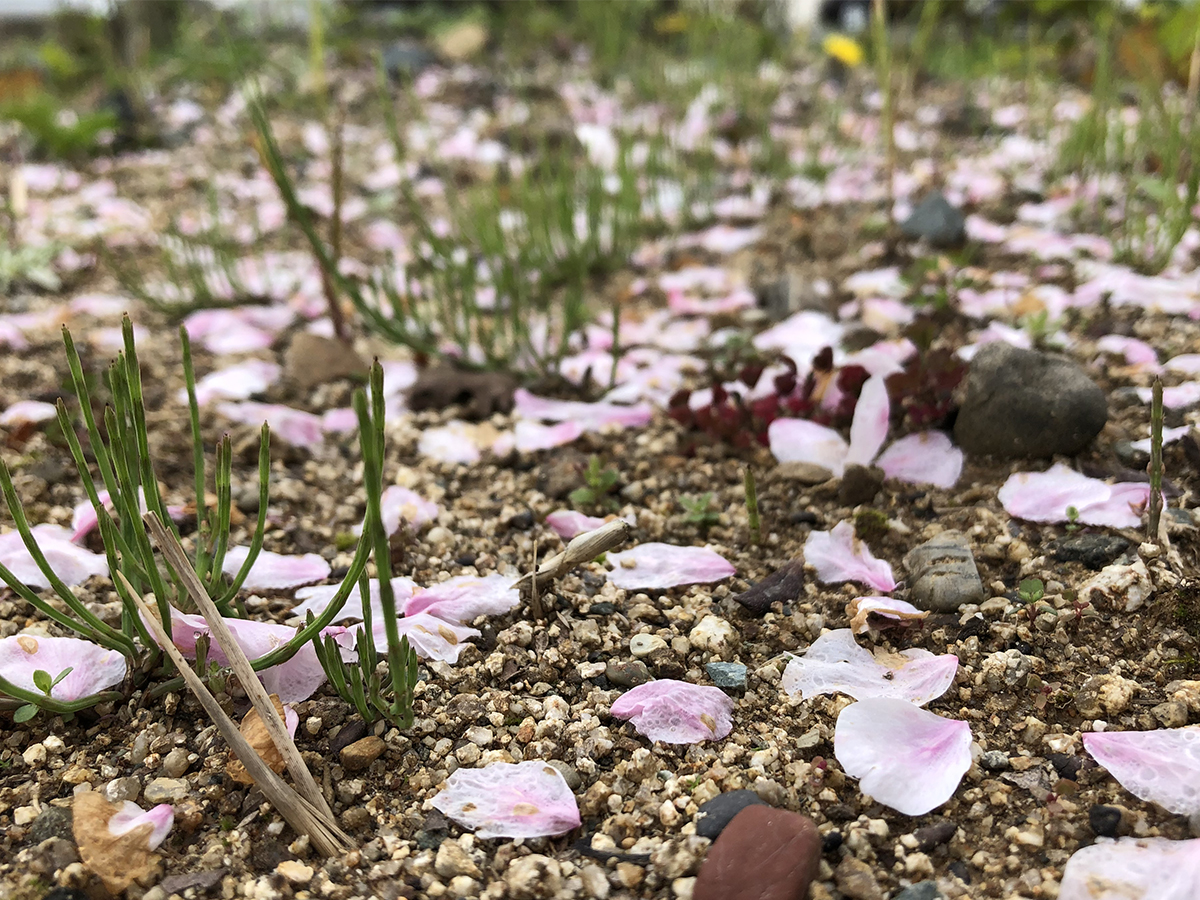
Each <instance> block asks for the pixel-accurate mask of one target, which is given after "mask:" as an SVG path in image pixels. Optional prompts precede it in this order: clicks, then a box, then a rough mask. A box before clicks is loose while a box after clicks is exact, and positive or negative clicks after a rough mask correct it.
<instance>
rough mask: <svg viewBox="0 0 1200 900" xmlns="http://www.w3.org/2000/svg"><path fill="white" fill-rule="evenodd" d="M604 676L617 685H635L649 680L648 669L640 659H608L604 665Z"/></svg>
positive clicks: (628, 686) (629, 686) (627, 686)
mask: <svg viewBox="0 0 1200 900" xmlns="http://www.w3.org/2000/svg"><path fill="white" fill-rule="evenodd" d="M604 677H605V678H607V679H608V680H609V681H611V682H612V683H613V684H615V685H617V686H619V687H626V688H631V687H637V686H638V685H639V684H645V683H646V682H647V681H650V670H649V669H647V668H646V664H645V663H644V662H642V661H641V660H640V659H635V660H632V661H630V662H617V661H616V660H612V659H610V660H609V661H608V665H606V666H605V667H604Z"/></svg>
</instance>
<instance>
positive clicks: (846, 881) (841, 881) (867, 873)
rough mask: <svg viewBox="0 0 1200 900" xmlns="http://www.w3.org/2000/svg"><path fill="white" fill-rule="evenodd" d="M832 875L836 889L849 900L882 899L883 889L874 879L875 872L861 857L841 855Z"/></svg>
mask: <svg viewBox="0 0 1200 900" xmlns="http://www.w3.org/2000/svg"><path fill="white" fill-rule="evenodd" d="M833 875H834V879H835V880H836V881H837V887H838V890H839V891H841V892H842V893H843V894H845V895H846V896H847V897H850V898H851V900H883V891H882V890H881V889H880V887H879V882H877V881H876V880H875V873H874V872H872V871H871V867H870V866H868V865H867V864H866V863H865V862H863V861H862V860H861V859H856V858H855V857H853V856H846V857H843V858H842V861H841V862H840V863H838V867H837V871H835V872H834V873H833Z"/></svg>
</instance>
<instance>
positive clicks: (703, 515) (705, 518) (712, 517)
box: [679, 491, 721, 531]
mask: <svg viewBox="0 0 1200 900" xmlns="http://www.w3.org/2000/svg"><path fill="white" fill-rule="evenodd" d="M713 499H714V498H713V492H712V491H707V492H705V493H703V494H701V495H700V496H699V497H680V498H679V505H680V506H682V507H683V511H684V516H683V521H684V522H686V523H687V524H689V525H695V526H696V527H697V528H699V529H700V530H701V531H708V529H710V528H712V527H713V526H714V525H716V524H717V523H718V522H719V521H720V520H721V512H720V510H719V509H717V507H716V506H715V505H714V503H713Z"/></svg>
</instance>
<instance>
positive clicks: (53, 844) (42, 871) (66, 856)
mask: <svg viewBox="0 0 1200 900" xmlns="http://www.w3.org/2000/svg"><path fill="white" fill-rule="evenodd" d="M32 857H33V858H32V859H30V860H29V870H30V871H31V872H33V873H34V874H35V875H40V876H43V877H44V878H46V879H47V880H53V878H54V875H55V873H56V872H61V871H62V870H63V869H65V868H66V867H67V866H69V865H71V863H77V862H79V851H78V850H77V849H76V847H75V843H74V841H68V840H67V839H66V838H60V837H52V838H46V840H44V841H42V842H41V843H40V844H38V845H37V847H36V848H35V849H34V851H33V854H32Z"/></svg>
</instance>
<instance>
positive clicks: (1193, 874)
mask: <svg viewBox="0 0 1200 900" xmlns="http://www.w3.org/2000/svg"><path fill="white" fill-rule="evenodd" d="M1197 884H1200V839H1193V840H1189V841H1172V840H1168V839H1167V838H1134V837H1123V838H1118V839H1117V840H1115V841H1112V840H1108V839H1105V838H1101V839H1100V840H1098V841H1097V842H1096V843H1095V844H1092V845H1091V846H1090V847H1082V848H1080V849H1079V850H1076V851H1075V853H1074V854H1073V855H1072V856H1071V858H1070V859H1068V860H1067V865H1066V867H1065V868H1064V869H1063V876H1062V884H1061V886H1060V887H1059V890H1058V900H1196V885H1197Z"/></svg>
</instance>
